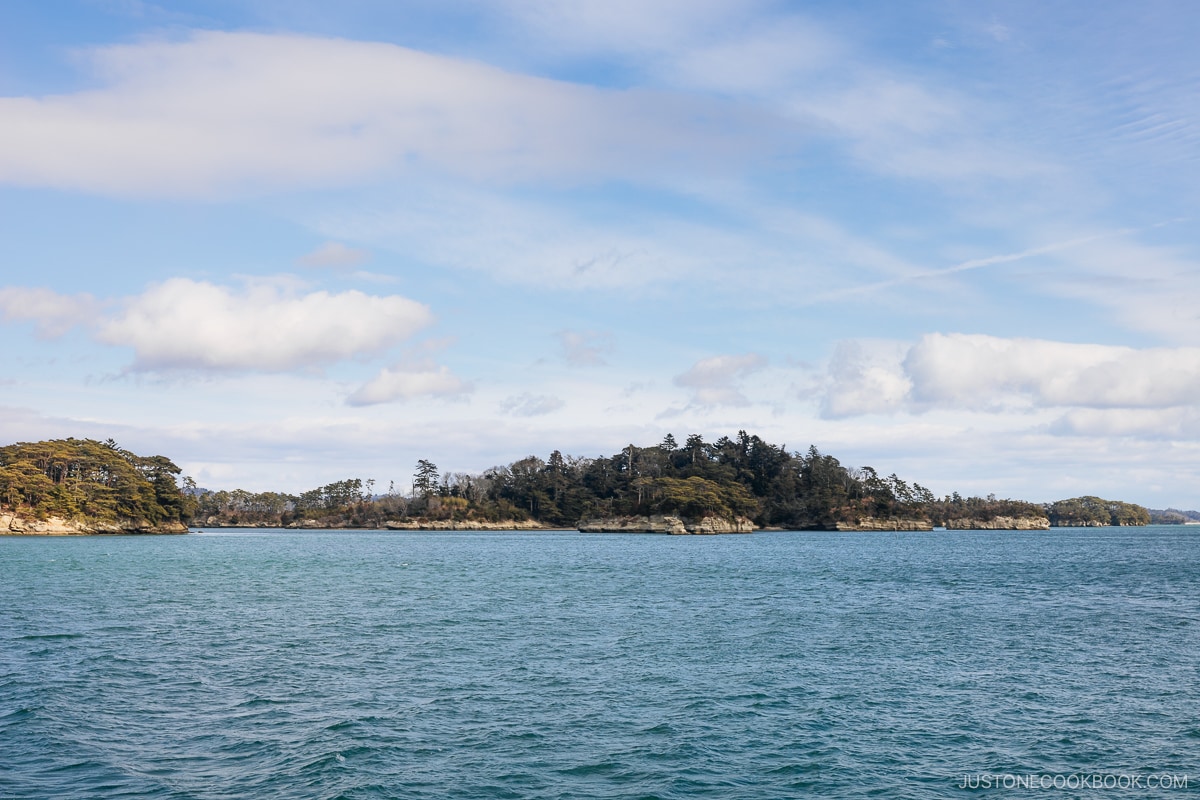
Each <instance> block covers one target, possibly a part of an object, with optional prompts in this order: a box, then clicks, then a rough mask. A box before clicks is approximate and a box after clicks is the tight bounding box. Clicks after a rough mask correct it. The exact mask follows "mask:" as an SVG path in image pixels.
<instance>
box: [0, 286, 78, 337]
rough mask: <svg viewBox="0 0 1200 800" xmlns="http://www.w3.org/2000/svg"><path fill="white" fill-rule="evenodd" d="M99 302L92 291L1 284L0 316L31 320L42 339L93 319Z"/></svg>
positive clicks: (61, 333)
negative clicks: (70, 292) (73, 292)
mask: <svg viewBox="0 0 1200 800" xmlns="http://www.w3.org/2000/svg"><path fill="white" fill-rule="evenodd" d="M100 307H101V306H100V303H99V302H97V301H96V299H95V298H93V297H92V296H91V295H88V294H76V295H65V294H59V293H58V292H55V291H53V290H51V289H45V288H41V287H34V288H27V287H22V286H10V287H5V288H0V318H2V319H4V320H5V321H8V322H33V323H34V325H35V327H36V330H37V335H38V336H39V337H40V338H43V339H53V338H56V337H59V336H62V335H63V334H65V333H66V332H67V331H69V330H70V329H71V328H73V327H75V326H76V325H79V324H80V323H82V322H87V321H89V320H91V319H94V318H95V317H96V315H97V314H98V313H99V311H100Z"/></svg>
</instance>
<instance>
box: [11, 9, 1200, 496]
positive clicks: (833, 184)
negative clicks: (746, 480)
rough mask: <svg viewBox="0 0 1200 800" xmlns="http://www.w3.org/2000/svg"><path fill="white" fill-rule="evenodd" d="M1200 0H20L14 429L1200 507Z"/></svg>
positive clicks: (408, 465) (188, 470)
mask: <svg viewBox="0 0 1200 800" xmlns="http://www.w3.org/2000/svg"><path fill="white" fill-rule="evenodd" d="M1198 38H1200V10H1198V9H1197V8H1196V6H1195V5H1194V4H1193V3H1190V2H1187V1H1186V0H1174V1H1172V2H1155V0H1146V1H1145V2H1140V3H1127V2H1105V1H1103V0H1101V1H1100V2H1095V3H1078V2H1056V1H1055V0H1037V1H1036V2H1034V1H1032V0H1031V1H1030V2H1024V1H1023V0H1006V1H1005V2H996V1H990V0H970V1H968V0H914V2H907V3H893V2H887V1H886V0H879V2H824V1H822V0H814V1H813V2H771V1H769V0H736V1H735V0H639V1H638V2H631V1H630V0H604V2H591V1H590V0H487V1H486V2H484V1H483V0H479V1H478V2H475V1H473V0H459V1H458V2H454V1H452V0H450V1H448V0H428V1H426V0H339V2H336V3H331V2H326V1H325V0H319V1H318V0H237V1H235V0H180V2H170V3H155V2H150V1H149V0H7V2H4V3H0V337H3V338H2V340H0V341H2V342H3V347H2V349H0V363H2V365H3V367H2V369H0V440H3V441H5V442H17V441H36V440H40V439H47V438H61V437H67V436H74V437H77V438H95V439H106V438H113V439H115V440H116V441H118V442H119V443H120V444H121V445H122V446H123V447H126V448H128V449H130V450H132V451H134V452H137V453H140V454H146V455H148V454H162V455H166V456H167V457H169V458H171V459H172V460H173V461H175V462H176V463H177V464H178V465H179V466H180V467H181V468H182V469H183V471H184V473H185V474H187V475H190V476H192V477H194V478H195V479H196V481H197V482H198V483H199V484H200V485H201V486H204V487H208V488H212V489H233V488H243V489H247V490H251V491H265V490H276V491H290V492H298V491H303V490H306V489H309V488H313V487H316V486H320V485H324V484H326V483H329V482H332V481H336V480H342V479H345V478H350V477H360V478H363V479H367V478H372V479H375V480H376V483H377V485H379V486H386V485H387V484H388V483H389V482H390V481H395V482H396V484H397V485H398V486H407V485H408V484H409V483H410V481H411V475H412V472H413V469H414V466H415V464H416V462H417V460H418V459H429V460H432V461H434V462H435V463H436V464H438V466H439V467H440V468H441V469H442V470H444V471H448V472H449V471H453V472H479V471H482V470H484V469H486V468H488V467H490V466H493V465H497V464H507V463H510V462H512V461H515V460H517V459H520V458H523V457H525V456H527V455H538V456H540V457H543V458H545V457H546V456H547V455H548V454H549V453H550V452H551V451H552V450H555V449H558V450H561V451H562V452H563V453H566V454H571V455H577V456H592V457H594V456H602V455H609V454H612V453H615V452H617V451H619V450H620V449H621V448H623V447H625V446H627V445H628V444H630V443H634V444H637V445H640V446H649V445H652V444H655V443H657V442H659V441H660V440H661V439H662V438H663V437H664V436H665V435H666V434H668V433H672V434H674V436H675V437H676V439H678V440H680V441H682V440H683V438H685V437H686V436H688V435H690V434H693V433H698V434H701V435H702V436H704V437H705V439H706V440H708V441H713V440H714V439H716V438H719V437H720V436H723V435H727V436H734V435H736V433H737V432H738V431H739V430H746V431H748V432H750V433H753V434H757V435H759V436H761V437H762V438H763V439H765V440H767V441H769V442H773V443H775V444H780V445H785V446H787V447H788V448H789V449H790V450H806V449H807V448H808V446H809V445H816V446H817V447H818V448H819V449H820V450H821V451H822V452H825V453H830V454H832V455H834V456H836V457H837V458H838V459H839V460H840V461H841V462H842V463H843V464H846V465H847V466H854V467H861V466H867V465H869V466H873V467H874V468H876V469H877V470H878V471H879V472H880V473H881V474H889V473H896V474H898V475H900V476H901V477H902V478H904V479H906V480H908V481H916V482H919V483H921V484H923V485H924V486H927V487H928V488H930V489H931V490H932V491H933V492H934V493H935V494H936V495H938V496H942V495H946V494H950V493H951V492H955V491H957V492H960V493H962V494H964V495H967V494H979V495H985V494H989V493H994V494H996V495H998V496H1000V497H1013V498H1020V499H1025V500H1031V501H1035V502H1049V501H1053V500H1057V499H1063V498H1067V497H1074V496H1078V495H1082V494H1097V495H1101V496H1104V497H1108V498H1111V499H1121V500H1126V501H1130V502H1137V503H1141V504H1143V505H1147V506H1149V507H1153V508H1163V507H1167V506H1175V507H1182V508H1200V230H1198V227H1197V220H1196V219H1195V214H1196V209H1200V196H1198V195H1200V105H1198V104H1197V103H1196V87H1197V85H1198V81H1200V51H1197V50H1196V48H1195V42H1196V41H1197V39H1198Z"/></svg>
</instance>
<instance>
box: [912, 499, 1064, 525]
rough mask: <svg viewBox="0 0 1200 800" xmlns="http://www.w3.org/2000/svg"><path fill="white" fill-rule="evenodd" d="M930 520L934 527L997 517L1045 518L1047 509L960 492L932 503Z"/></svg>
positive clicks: (1025, 503)
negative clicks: (954, 522) (962, 494)
mask: <svg viewBox="0 0 1200 800" xmlns="http://www.w3.org/2000/svg"><path fill="white" fill-rule="evenodd" d="M929 509H930V512H929V513H930V518H931V519H932V520H933V524H934V525H945V524H947V523H948V522H951V521H953V520H960V519H966V520H978V521H986V520H993V519H996V518H997V517H1013V518H1019V517H1044V516H1046V509H1045V508H1044V507H1043V506H1040V505H1037V504H1035V503H1027V502H1025V501H1024V500H998V499H997V498H996V495H994V494H990V495H988V496H987V497H961V496H960V495H959V494H958V492H955V493H954V494H953V495H951V496H949V497H946V498H943V499H942V500H937V501H932V498H931V502H930V504H929Z"/></svg>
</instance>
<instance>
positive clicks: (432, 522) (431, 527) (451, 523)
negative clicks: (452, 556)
mask: <svg viewBox="0 0 1200 800" xmlns="http://www.w3.org/2000/svg"><path fill="white" fill-rule="evenodd" d="M383 524H384V527H386V528H387V529H388V530H389V531H540V530H550V529H551V528H550V527H549V526H548V525H543V524H542V523H540V522H535V521H534V520H523V521H509V522H481V521H479V520H475V519H468V520H450V519H411V520H410V519H406V520H388V521H387V522H385V523H383ZM289 527H290V526H289ZM301 527H303V526H301Z"/></svg>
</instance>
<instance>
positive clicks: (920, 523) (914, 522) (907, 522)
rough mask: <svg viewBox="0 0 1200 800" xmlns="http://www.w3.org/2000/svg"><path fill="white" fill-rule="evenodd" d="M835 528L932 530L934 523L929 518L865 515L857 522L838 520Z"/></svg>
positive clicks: (854, 529) (844, 529) (842, 529)
mask: <svg viewBox="0 0 1200 800" xmlns="http://www.w3.org/2000/svg"><path fill="white" fill-rule="evenodd" d="M834 530H839V531H931V530H933V523H932V522H930V521H929V520H927V519H900V518H896V517H890V518H887V519H879V518H878V517H863V518H862V519H860V520H858V521H857V522H838V523H836V524H835V526H834Z"/></svg>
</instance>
